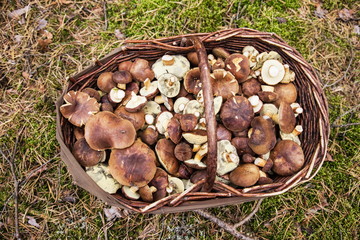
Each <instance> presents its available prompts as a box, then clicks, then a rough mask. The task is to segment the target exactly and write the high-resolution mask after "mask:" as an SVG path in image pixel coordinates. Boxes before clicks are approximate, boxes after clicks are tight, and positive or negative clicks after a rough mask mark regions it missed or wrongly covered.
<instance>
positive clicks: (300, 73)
mask: <svg viewBox="0 0 360 240" xmlns="http://www.w3.org/2000/svg"><path fill="white" fill-rule="evenodd" d="M247 45H252V46H254V47H255V48H256V49H257V50H259V52H263V51H276V52H278V53H279V54H280V55H281V57H282V58H283V61H284V63H286V64H288V65H289V66H290V69H292V70H293V71H294V72H295V74H296V76H297V77H296V81H295V82H294V84H295V86H296V88H297V91H298V100H297V102H298V103H300V105H301V106H302V107H303V109H304V112H303V114H301V115H300V116H299V117H298V121H299V124H301V125H302V126H303V128H304V132H303V133H302V134H301V137H300V140H301V142H302V148H303V150H304V155H305V159H306V162H305V165H304V167H303V168H302V170H300V171H299V172H298V173H296V174H295V175H293V176H290V177H276V178H275V179H274V183H272V184H267V185H259V186H253V187H249V188H244V189H235V188H233V187H231V186H228V185H226V184H223V183H221V182H218V181H215V171H216V139H215V134H214V133H215V118H214V114H213V109H212V104H209V103H211V102H212V101H211V99H212V94H211V85H210V83H209V81H208V80H209V67H208V64H207V56H206V50H211V49H212V48H215V47H223V48H225V49H227V50H228V51H229V52H235V51H240V50H241V49H242V48H243V47H245V46H247ZM191 51H197V53H198V57H199V59H200V61H201V62H200V65H199V66H200V69H201V80H202V82H203V91H204V98H205V107H206V110H205V111H206V120H207V123H208V143H209V153H208V155H209V156H208V162H207V165H208V168H207V171H208V173H210V176H211V177H209V178H208V179H206V180H203V181H200V182H198V183H197V184H195V185H194V186H193V187H191V188H189V189H188V190H186V191H185V192H183V193H181V194H173V195H171V196H168V197H166V198H163V199H161V200H159V201H156V202H154V203H145V202H141V201H132V200H128V199H126V198H124V197H122V196H121V195H118V194H115V195H111V194H108V193H106V192H104V191H103V190H102V189H101V188H100V187H98V186H97V184H96V183H95V182H94V181H93V180H92V179H91V178H90V177H89V176H88V175H87V174H86V173H85V171H84V170H83V168H82V167H81V166H80V165H79V163H78V162H77V161H76V160H75V158H74V156H73V155H72V153H71V151H70V146H72V145H73V143H74V141H75V139H74V136H73V134H72V130H73V127H72V125H71V124H70V123H69V122H68V121H67V120H66V119H65V118H63V117H62V115H61V114H60V112H59V107H60V106H61V105H62V104H63V98H62V96H61V97H60V98H59V100H58V101H57V104H56V106H57V139H58V141H59V143H60V146H61V158H62V160H63V161H64V162H65V163H66V165H67V167H68V170H69V172H70V173H71V174H72V176H73V179H74V183H75V184H77V185H78V186H80V187H82V188H84V189H86V190H87V191H89V192H90V193H91V194H93V195H95V196H97V197H98V198H100V199H102V200H103V201H105V202H106V203H108V204H110V205H113V206H116V207H121V208H125V209H129V210H132V211H135V212H142V213H149V212H151V213H171V212H183V211H189V210H195V209H201V208H208V207H216V206H222V205H231V204H237V203H241V202H249V201H254V200H257V199H261V198H265V197H270V196H275V195H279V194H281V193H284V192H286V191H288V190H289V189H291V188H293V187H294V186H296V185H298V184H300V183H304V182H306V181H309V180H310V179H311V178H313V177H314V176H315V175H316V173H317V172H318V171H319V169H320V167H321V165H322V164H323V162H324V158H325V156H326V151H327V144H328V138H329V119H328V106H327V102H326V99H325V96H324V93H323V91H322V88H321V86H320V81H319V79H318V77H317V74H316V73H315V71H314V69H313V68H312V67H311V66H310V65H309V64H308V63H307V62H306V61H305V60H304V59H303V57H302V56H301V55H300V54H299V53H298V52H297V51H296V50H295V49H294V48H292V47H291V46H289V45H288V44H287V43H286V42H284V41H283V40H282V39H281V38H280V37H278V36H277V35H276V34H273V33H265V32H259V31H256V30H252V29H246V28H241V29H227V30H222V31H217V32H213V33H196V34H187V35H180V36H174V37H168V38H161V39H156V40H131V41H127V42H126V44H125V46H122V47H121V48H118V49H115V50H114V51H113V52H112V53H110V54H109V55H107V56H106V57H105V58H103V59H101V60H99V61H97V62H96V64H95V65H94V66H92V67H89V68H87V69H86V70H84V71H82V72H81V73H79V74H77V75H76V76H74V77H72V78H70V83H69V85H68V86H67V87H66V88H65V89H64V93H66V92H68V91H69V90H81V89H83V88H86V87H95V85H96V79H97V77H98V76H99V75H100V74H101V73H102V72H105V71H115V69H117V66H118V64H119V63H120V62H123V61H128V60H133V59H135V58H144V59H146V60H149V61H154V60H157V59H158V58H160V57H162V56H163V55H164V54H183V55H185V54H186V53H188V52H191Z"/></svg>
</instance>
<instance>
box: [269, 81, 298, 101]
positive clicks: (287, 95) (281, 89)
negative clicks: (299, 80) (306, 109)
mask: <svg viewBox="0 0 360 240" xmlns="http://www.w3.org/2000/svg"><path fill="white" fill-rule="evenodd" d="M274 88H275V89H274V92H275V93H276V94H277V95H278V99H277V100H276V101H275V105H276V106H279V105H280V102H286V103H288V104H291V103H294V102H295V101H296V98H297V91H296V87H295V85H294V84H292V83H286V84H277V85H275V86H274Z"/></svg>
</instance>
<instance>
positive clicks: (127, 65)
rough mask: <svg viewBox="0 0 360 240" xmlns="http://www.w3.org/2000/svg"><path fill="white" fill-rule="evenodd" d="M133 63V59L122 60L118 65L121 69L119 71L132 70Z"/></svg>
mask: <svg viewBox="0 0 360 240" xmlns="http://www.w3.org/2000/svg"><path fill="white" fill-rule="evenodd" d="M132 64H133V62H132V61H125V62H121V63H120V64H119V66H118V69H119V71H121V70H125V71H130V68H131V66H132Z"/></svg>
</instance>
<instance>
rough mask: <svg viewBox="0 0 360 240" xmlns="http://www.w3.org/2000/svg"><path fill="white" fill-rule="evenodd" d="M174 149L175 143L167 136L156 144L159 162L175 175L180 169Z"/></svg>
mask: <svg viewBox="0 0 360 240" xmlns="http://www.w3.org/2000/svg"><path fill="white" fill-rule="evenodd" d="M174 149H175V144H174V143H173V142H172V141H170V140H169V139H165V138H163V139H160V140H159V141H158V142H157V144H156V146H155V151H156V154H157V156H158V160H159V162H160V163H161V165H162V166H163V167H164V169H165V170H166V171H167V172H168V173H170V174H173V175H174V174H176V173H177V172H178V170H179V161H178V160H177V159H176V157H175V155H174Z"/></svg>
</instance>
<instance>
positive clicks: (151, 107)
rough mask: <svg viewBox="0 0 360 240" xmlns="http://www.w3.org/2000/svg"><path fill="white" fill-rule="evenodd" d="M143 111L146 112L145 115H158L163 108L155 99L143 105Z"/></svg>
mask: <svg viewBox="0 0 360 240" xmlns="http://www.w3.org/2000/svg"><path fill="white" fill-rule="evenodd" d="M143 111H144V113H145V115H148V114H150V115H153V116H155V115H158V114H159V113H161V108H160V105H159V104H158V103H156V102H154V101H147V102H146V104H145V106H144V107H143Z"/></svg>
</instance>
